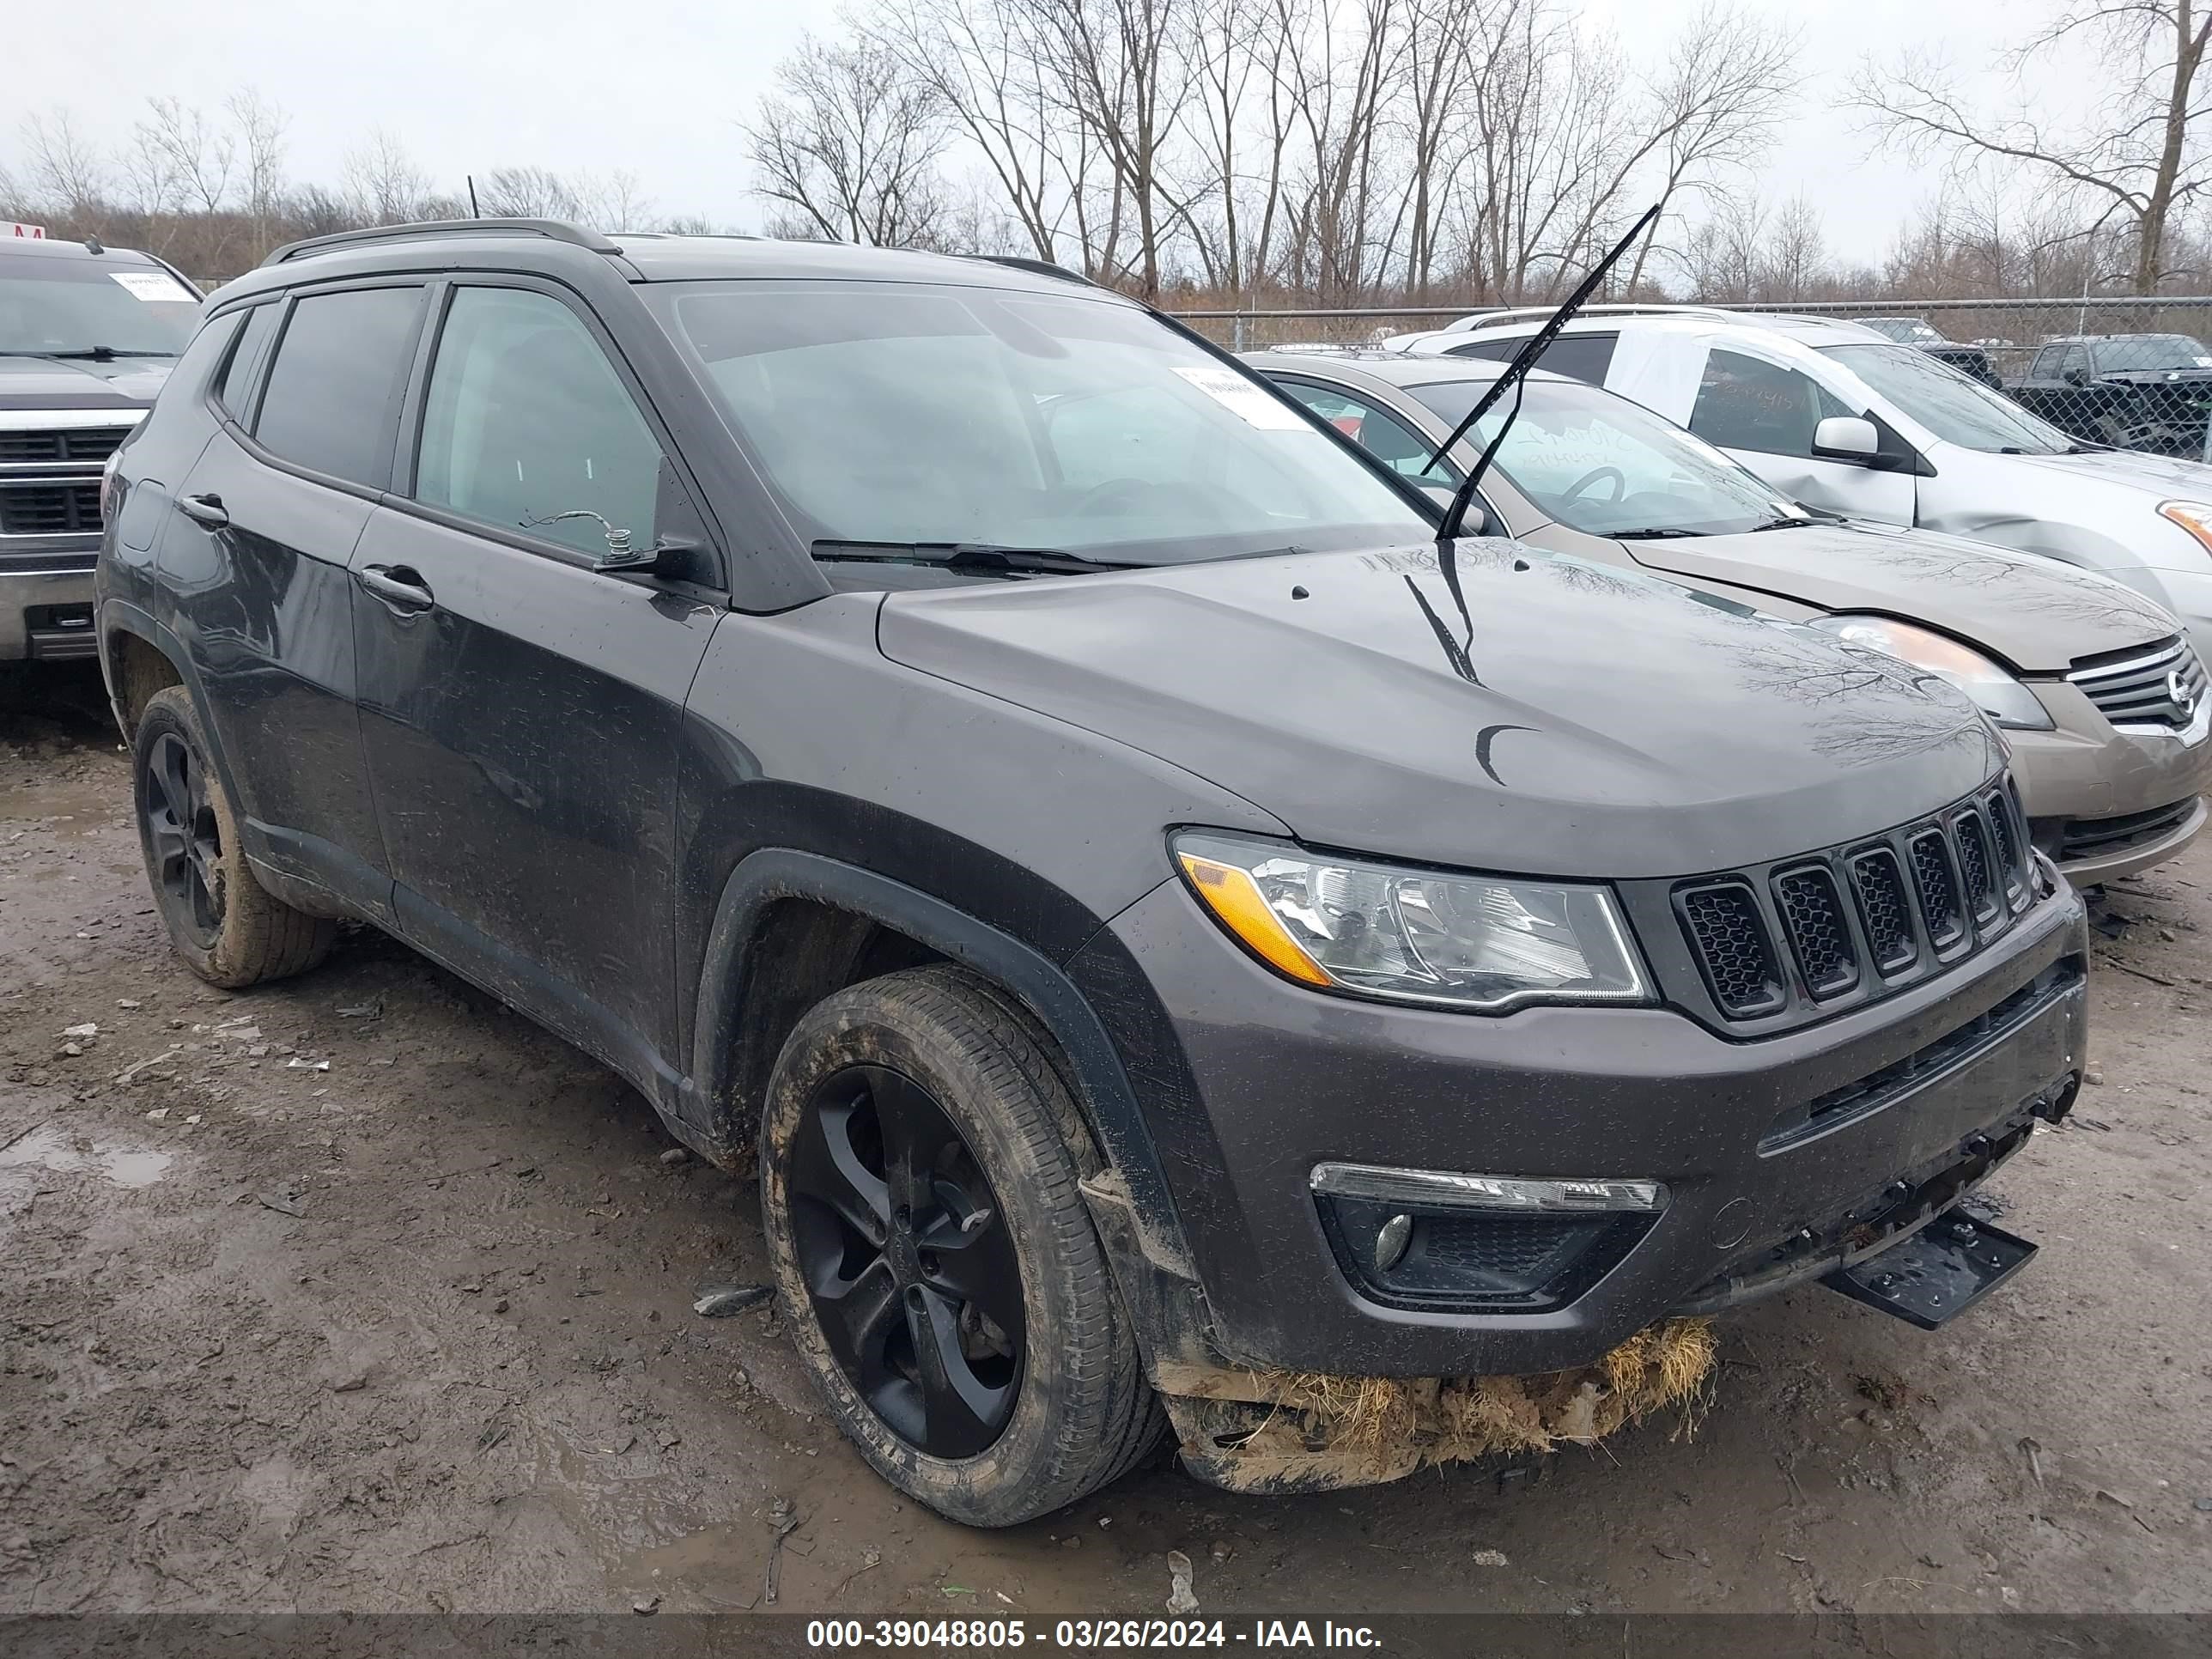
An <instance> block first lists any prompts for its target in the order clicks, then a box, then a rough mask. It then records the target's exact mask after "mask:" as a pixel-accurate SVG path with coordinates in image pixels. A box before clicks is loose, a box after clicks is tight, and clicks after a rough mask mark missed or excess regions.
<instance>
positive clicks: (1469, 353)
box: [1451, 334, 1620, 386]
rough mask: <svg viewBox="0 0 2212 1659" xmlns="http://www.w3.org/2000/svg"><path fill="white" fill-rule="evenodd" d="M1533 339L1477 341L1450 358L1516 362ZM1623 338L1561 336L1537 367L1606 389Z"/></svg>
mask: <svg viewBox="0 0 2212 1659" xmlns="http://www.w3.org/2000/svg"><path fill="white" fill-rule="evenodd" d="M1530 338H1531V336H1529V335H1526V334H1523V335H1521V336H1519V337H1516V338H1512V339H1504V340H1477V341H1475V342H1474V343H1473V344H1471V345H1463V346H1454V347H1453V348H1452V350H1451V355H1452V356H1455V357H1484V358H1487V359H1488V360H1490V361H1491V362H1498V363H1509V362H1512V361H1513V354H1514V353H1515V352H1516V351H1518V350H1520V349H1521V348H1522V346H1524V345H1526V344H1528V342H1529V340H1530ZM1619 339H1620V336H1619V335H1618V334H1562V335H1561V336H1559V338H1558V339H1556V340H1554V341H1553V342H1552V343H1551V344H1549V345H1547V346H1546V347H1545V348H1544V355H1543V356H1541V357H1539V358H1537V359H1536V367H1537V368H1544V369H1549V370H1550V371H1551V372H1552V373H1553V374H1564V375H1565V376H1567V378H1568V379H1570V380H1581V381H1583V383H1585V384H1586V385H1589V386H1603V385H1604V384H1605V375H1606V371H1607V369H1609V368H1612V367H1613V343H1614V342H1616V341H1618V340H1619Z"/></svg>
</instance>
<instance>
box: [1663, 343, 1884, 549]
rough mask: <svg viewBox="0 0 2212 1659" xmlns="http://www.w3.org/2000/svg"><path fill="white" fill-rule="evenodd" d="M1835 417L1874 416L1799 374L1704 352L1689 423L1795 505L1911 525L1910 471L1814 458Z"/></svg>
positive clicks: (1740, 355) (1738, 355) (1738, 353)
mask: <svg viewBox="0 0 2212 1659" xmlns="http://www.w3.org/2000/svg"><path fill="white" fill-rule="evenodd" d="M1832 415H1869V416H1870V411H1869V410H1859V409H1853V408H1851V407H1850V405H1848V404H1845V403H1844V401H1843V400H1842V399H1841V398H1838V397H1837V396H1836V394H1835V393H1834V392H1831V391H1829V390H1828V388H1827V387H1826V386H1822V385H1821V384H1820V382H1819V381H1817V380H1814V378H1813V377H1812V376H1811V375H1809V374H1806V373H1805V372H1804V370H1802V369H1801V368H1796V367H1794V366H1792V365H1790V364H1788V363H1784V362H1778V361H1775V360H1772V359H1770V358H1767V357H1764V356H1759V355H1758V354H1756V353H1753V352H1750V351H1746V350H1741V349H1738V348H1736V347H1735V346H1733V345H1729V346H1719V345H1717V346H1714V347H1713V348H1711V349H1710V350H1709V351H1708V352H1707V353H1706V354H1705V367H1704V370H1703V373H1702V374H1701V376H1700V378H1699V382H1698V391H1697V397H1696V398H1695V400H1694V401H1693V402H1692V404H1691V406H1690V422H1689V425H1690V430H1691V431H1692V432H1694V433H1696V434H1697V435H1698V436H1699V437H1700V438H1703V439H1704V440H1705V441H1706V442H1707V443H1710V444H1711V445H1713V446H1714V447H1717V448H1719V449H1724V450H1726V451H1727V452H1728V453H1729V454H1730V455H1732V456H1734V457H1735V459H1737V460H1739V461H1741V462H1742V463H1743V465H1746V466H1747V467H1749V468H1750V469H1751V470H1752V471H1753V472H1756V473H1757V474H1758V475H1759V477H1762V478H1764V479H1765V480H1766V482H1767V483H1771V484H1772V485H1773V486H1774V488H1775V489H1776V491H1777V492H1778V493H1779V494H1780V495H1784V496H1785V497H1786V498H1788V499H1789V500H1790V501H1802V502H1804V503H1805V505H1806V506H1808V507H1822V508H1825V509H1826V511H1828V512H1830V513H1845V514H1848V515H1849V516H1850V517H1852V518H1858V519H1877V520H1882V521H1884V522H1886V523H1888V524H1899V525H1909V524H1911V522H1912V520H1913V510H1914V507H1915V495H1916V492H1915V490H1914V488H1913V481H1912V475H1911V473H1910V472H1905V471H1882V470H1880V469H1878V468H1875V467H1869V466H1862V465H1857V463H1855V462H1850V461H1834V460H1828V459H1823V458H1822V457H1820V456H1818V455H1815V454H1814V453H1813V434H1814V428H1817V427H1818V426H1819V425H1820V422H1822V421H1823V420H1825V419H1826V418H1827V417H1828V416H1832Z"/></svg>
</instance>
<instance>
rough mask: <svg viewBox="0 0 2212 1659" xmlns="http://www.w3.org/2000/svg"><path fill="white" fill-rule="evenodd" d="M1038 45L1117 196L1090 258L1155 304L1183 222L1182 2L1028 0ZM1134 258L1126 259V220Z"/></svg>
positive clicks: (1185, 44) (1185, 48)
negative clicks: (1176, 153)
mask: <svg viewBox="0 0 2212 1659" xmlns="http://www.w3.org/2000/svg"><path fill="white" fill-rule="evenodd" d="M1029 3H1030V6H1031V15H1032V16H1034V17H1035V18H1036V20H1037V25H1036V28H1035V30H1034V34H1033V38H1034V39H1035V40H1036V41H1037V42H1038V43H1039V45H1040V46H1041V47H1042V51H1043V58H1044V66H1045V69H1046V70H1047V73H1048V75H1049V76H1051V77H1052V80H1053V82H1054V89H1055V91H1056V92H1057V94H1058V95H1059V97H1060V100H1063V101H1064V104H1065V106H1066V109H1067V110H1068V112H1070V113H1071V114H1073V117H1074V118H1075V119H1076V120H1077V121H1078V122H1079V123H1080V124H1081V125H1082V127H1083V128H1084V130H1085V132H1086V133H1087V134H1088V135H1089V136H1090V137H1091V140H1092V141H1093V142H1094V143H1096V144H1097V149H1098V153H1099V155H1100V158H1101V160H1102V161H1103V163H1104V165H1105V167H1106V169H1107V174H1108V178H1109V183H1110V188H1111V191H1112V197H1113V210H1112V211H1110V212H1109V220H1108V227H1107V234H1106V237H1105V240H1104V241H1103V244H1100V245H1097V246H1092V247H1091V250H1090V252H1091V257H1092V258H1093V260H1094V261H1095V263H1096V264H1099V265H1103V267H1104V268H1105V270H1106V271H1107V272H1108V273H1109V274H1115V273H1116V272H1117V271H1118V273H1120V274H1123V275H1126V276H1127V277H1128V278H1129V279H1130V280H1132V281H1133V283H1135V285H1136V287H1137V290H1138V291H1139V293H1140V294H1142V295H1145V296H1146V298H1152V297H1154V296H1157V295H1158V293H1159V291H1160V279H1161V275H1162V272H1163V270H1164V267H1165V262H1164V258H1163V257H1162V256H1163V253H1164V248H1165V246H1166V242H1167V239H1168V236H1169V234H1170V232H1171V230H1172V229H1173V228H1174V227H1175V226H1176V223H1177V222H1179V221H1180V220H1181V219H1182V217H1183V216H1185V215H1186V213H1187V211H1188V210H1187V208H1186V206H1185V204H1183V203H1182V201H1181V200H1180V199H1179V197H1177V196H1176V192H1175V190H1174V186H1173V185H1172V184H1171V182H1170V179H1169V159H1170V146H1171V144H1172V143H1173V142H1174V138H1175V133H1176V126H1177V125H1178V123H1179V121H1180V118H1181V113H1182V110H1181V105H1182V97H1183V94H1184V92H1185V90H1186V88H1187V85H1188V63H1189V53H1190V46H1191V40H1190V33H1189V29H1188V22H1189V13H1188V9H1187V4H1186V0H1029ZM1125 212H1126V214H1127V216H1128V218H1129V219H1130V220H1131V221H1132V223H1131V225H1130V228H1131V229H1132V230H1133V233H1134V235H1135V239H1136V252H1135V255H1134V257H1133V258H1129V259H1126V260H1125V259H1123V258H1121V246H1120V244H1121V228H1122V220H1123V214H1124V213H1125Z"/></svg>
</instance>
